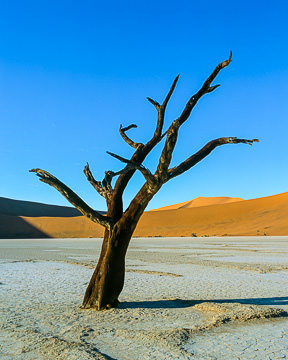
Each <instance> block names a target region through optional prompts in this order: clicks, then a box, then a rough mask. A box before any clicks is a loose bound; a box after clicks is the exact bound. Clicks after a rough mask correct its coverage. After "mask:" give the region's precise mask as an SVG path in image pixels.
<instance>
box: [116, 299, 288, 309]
mask: <svg viewBox="0 0 288 360" xmlns="http://www.w3.org/2000/svg"><path fill="white" fill-rule="evenodd" d="M203 302H211V303H212V302H213V303H219V304H223V303H240V304H249V305H267V306H271V305H288V296H287V297H285V296H284V297H269V298H248V299H213V300H211V299H209V300H205V299H203V300H185V299H171V300H155V301H153V300H152V301H123V302H121V303H120V304H119V308H122V309H137V308H147V309H169V308H174V309H181V308H186V307H191V306H194V305H196V304H201V303H203Z"/></svg>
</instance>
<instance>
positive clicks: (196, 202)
mask: <svg viewBox="0 0 288 360" xmlns="http://www.w3.org/2000/svg"><path fill="white" fill-rule="evenodd" d="M236 201H244V200H243V199H240V198H231V197H227V196H218V197H198V198H196V199H193V200H189V201H185V202H182V203H179V204H174V205H169V206H165V207H161V208H159V209H153V210H151V211H159V210H175V209H187V208H193V207H199V206H209V205H220V204H229V203H231V202H236Z"/></svg>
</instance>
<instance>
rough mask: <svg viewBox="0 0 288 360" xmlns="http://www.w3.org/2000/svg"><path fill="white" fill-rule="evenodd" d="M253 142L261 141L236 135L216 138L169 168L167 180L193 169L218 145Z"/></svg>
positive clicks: (250, 143) (249, 143)
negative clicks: (238, 137) (240, 137)
mask: <svg viewBox="0 0 288 360" xmlns="http://www.w3.org/2000/svg"><path fill="white" fill-rule="evenodd" d="M253 142H259V140H258V139H252V140H247V139H237V138H236V137H222V138H219V139H215V140H212V141H210V142H209V143H207V144H206V145H205V146H204V147H203V148H202V149H201V150H199V151H198V152H197V153H195V154H194V155H192V156H190V157H189V158H188V159H186V160H185V161H183V162H182V163H181V164H180V165H178V166H175V167H173V168H171V169H169V170H168V172H167V180H166V181H168V180H170V179H172V178H174V177H176V176H178V175H180V174H183V173H184V172H185V171H187V170H189V169H191V168H192V167H193V166H195V165H196V164H197V163H198V162H199V161H201V160H202V159H204V158H205V157H206V156H208V155H209V154H210V153H211V152H212V151H213V150H214V149H215V148H216V147H218V146H220V145H225V144H248V145H252V144H253Z"/></svg>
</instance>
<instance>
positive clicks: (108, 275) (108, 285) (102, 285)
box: [30, 53, 258, 310]
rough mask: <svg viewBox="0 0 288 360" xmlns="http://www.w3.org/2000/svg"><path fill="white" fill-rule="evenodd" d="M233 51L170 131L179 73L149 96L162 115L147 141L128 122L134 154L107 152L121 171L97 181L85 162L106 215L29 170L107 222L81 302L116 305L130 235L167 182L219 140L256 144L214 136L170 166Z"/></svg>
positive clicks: (123, 132) (87, 213) (123, 129)
mask: <svg viewBox="0 0 288 360" xmlns="http://www.w3.org/2000/svg"><path fill="white" fill-rule="evenodd" d="M231 57H232V54H231V53H230V56H229V59H228V60H226V61H223V62H221V63H220V64H219V65H218V66H216V68H215V69H214V71H213V72H212V73H211V75H210V76H209V77H208V78H207V80H206V81H205V82H204V83H203V85H202V87H201V89H200V90H199V91H198V92H197V93H196V94H194V95H193V96H192V97H191V98H190V99H189V101H188V102H187V104H186V106H185V108H184V110H183V111H182V113H181V115H180V116H179V117H178V119H176V120H174V121H173V122H172V124H171V125H170V126H169V127H168V130H167V131H165V132H163V124H164V115H165V110H166V106H167V104H168V101H169V99H170V97H171V95H172V93H173V91H174V89H175V86H176V83H177V81H178V78H179V75H178V76H177V77H176V78H175V80H174V82H173V84H172V86H171V88H170V90H169V92H168V94H167V96H166V98H165V100H164V102H163V103H162V105H160V104H159V103H158V102H157V101H155V100H152V99H151V98H148V100H149V101H150V103H152V104H153V105H154V107H155V108H156V110H157V113H158V120H157V124H156V129H155V132H154V134H153V136H152V137H151V139H150V140H149V141H148V142H147V143H146V144H142V143H137V142H134V141H133V140H132V139H131V138H130V137H128V135H127V131H128V130H130V129H131V128H136V127H137V126H136V125H134V124H132V125H129V126H127V127H122V126H120V129H119V131H120V135H121V136H122V138H123V139H124V141H125V142H126V143H127V144H128V145H130V146H132V147H133V148H134V149H135V151H134V153H133V155H132V157H131V158H130V159H125V158H123V157H121V156H118V155H116V154H113V153H110V152H108V154H109V155H111V156H113V157H115V158H116V159H118V160H120V161H121V162H123V163H124V164H126V165H125V167H124V168H123V169H122V170H121V171H118V172H113V171H107V172H105V177H104V179H103V181H102V182H101V181H96V180H95V179H94V177H93V175H92V173H91V171H90V169H89V164H88V163H87V165H86V166H85V168H84V173H85V175H86V177H87V179H88V181H89V182H90V183H91V185H92V186H93V187H94V188H95V190H96V191H97V192H98V193H99V194H100V195H101V196H103V197H104V198H105V199H106V203H107V209H108V210H107V213H106V215H102V214H100V213H98V212H97V211H95V210H93V209H92V208H91V207H89V206H88V205H87V204H86V203H85V202H84V201H83V200H82V199H81V198H80V197H79V196H78V195H76V194H75V192H73V191H72V190H71V189H70V188H69V187H67V186H66V185H65V184H63V183H62V182H61V181H60V180H58V179H57V178H56V177H54V176H53V175H51V174H49V173H48V172H47V171H44V170H41V169H32V170H30V171H31V172H35V173H36V174H37V175H38V176H39V178H40V180H41V181H43V182H44V183H46V184H48V185H50V186H53V187H54V188H56V189H57V190H58V191H59V192H60V193H61V194H62V195H63V196H64V197H65V198H66V199H67V200H68V201H69V202H70V203H71V204H73V205H74V206H75V207H76V208H77V209H78V210H80V211H81V213H82V214H83V215H85V216H86V217H87V218H88V219H90V220H91V221H94V222H95V223H98V224H100V225H102V226H103V227H104V228H105V232H104V239H103V244H102V250H101V253H100V257H99V261H98V264H97V266H96V269H95V271H94V273H93V276H92V278H91V280H90V283H89V285H88V287H87V290H86V293H85V296H84V300H83V306H82V307H83V308H91V307H93V308H95V309H97V310H102V309H108V308H111V307H115V306H117V304H118V297H119V295H120V293H121V291H122V289H123V286H124V276H125V255H126V252H127V248H128V245H129V242H130V239H131V237H132V235H133V232H134V230H135V228H136V225H137V223H138V221H139V219H140V217H141V215H142V214H143V212H144V210H145V208H146V207H147V205H148V203H149V201H150V200H151V199H152V198H153V196H154V195H155V194H156V193H157V192H158V191H159V190H160V188H161V187H162V185H163V184H165V183H166V182H167V181H169V180H171V179H173V178H175V177H176V176H178V175H180V174H182V173H184V172H185V171H187V170H189V169H191V168H192V167H193V166H194V165H196V164H197V163H198V162H199V161H201V160H202V159H204V158H205V157H206V156H207V155H209V154H210V153H211V151H212V150H214V149H215V148H216V147H218V146H220V145H224V144H239V143H242V144H248V145H252V143H253V142H254V141H258V140H257V139H253V140H247V139H237V138H236V137H222V138H219V139H214V140H212V141H210V142H208V143H207V144H206V145H205V146H204V147H203V148H202V149H200V150H199V151H198V152H196V153H195V154H193V155H191V156H190V157H189V158H187V159H186V160H185V161H183V162H182V163H181V164H179V165H177V166H174V167H169V166H170V163H171V158H172V154H173V151H174V148H175V145H176V141H177V137H178V132H179V129H180V127H181V126H182V125H183V124H184V123H185V122H186V120H187V119H188V118H189V116H190V114H191V111H192V110H193V108H194V106H195V105H196V104H197V102H198V100H199V99H200V98H201V97H202V96H203V95H205V94H208V93H211V92H212V91H214V90H215V89H216V88H217V87H218V86H219V85H211V84H212V82H213V80H214V79H215V78H216V76H217V75H218V73H219V72H220V70H221V69H223V68H225V67H226V66H227V65H228V64H229V63H230V62H231ZM163 139H165V144H164V145H163V150H162V153H161V156H160V159H159V163H158V166H157V169H156V171H155V173H154V174H152V173H151V172H150V171H149V170H148V169H147V168H146V167H144V166H143V164H142V163H143V161H144V160H145V158H146V157H147V155H148V154H149V153H150V152H151V150H152V149H153V148H154V147H155V146H156V145H157V144H158V143H160V142H161V140H163ZM163 141H164V140H163ZM136 170H138V171H140V172H141V173H142V175H143V176H144V178H145V180H146V181H145V183H144V185H143V186H142V188H141V189H140V190H139V192H138V193H137V194H136V196H135V197H134V199H133V200H132V201H131V203H130V205H129V206H128V208H127V209H126V210H125V211H124V209H123V202H122V197H123V192H124V190H125V189H126V186H127V184H128V182H129V181H130V179H131V178H132V176H133V175H134V173H135V171H136ZM115 177H116V179H117V180H116V181H115V185H114V186H113V185H112V179H113V178H115Z"/></svg>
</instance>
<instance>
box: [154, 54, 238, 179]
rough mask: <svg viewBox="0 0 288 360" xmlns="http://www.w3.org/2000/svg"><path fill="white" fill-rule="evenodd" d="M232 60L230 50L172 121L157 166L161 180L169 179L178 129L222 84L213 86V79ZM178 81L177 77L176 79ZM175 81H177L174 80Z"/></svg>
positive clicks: (157, 175)
mask: <svg viewBox="0 0 288 360" xmlns="http://www.w3.org/2000/svg"><path fill="white" fill-rule="evenodd" d="M231 61H232V52H230V56H229V59H228V60H225V61H223V62H221V63H220V64H218V65H217V66H216V68H215V69H214V71H213V72H212V73H211V75H210V76H209V77H208V78H207V79H206V80H205V82H204V84H203V85H202V87H201V89H200V90H199V91H198V92H197V93H196V94H195V95H193V96H192V97H191V98H190V99H189V101H188V102H187V104H186V106H185V108H184V110H183V112H182V114H181V115H180V117H179V118H178V119H176V120H175V121H173V122H172V124H171V125H170V127H169V129H168V131H167V137H166V142H165V145H164V148H163V151H162V153H161V156H160V160H159V164H158V167H157V171H156V173H155V175H156V177H158V178H160V179H161V181H164V182H166V181H167V180H168V177H167V175H168V172H167V171H168V167H169V165H170V162H171V159H172V154H173V151H174V148H175V145H176V142H177V138H178V131H179V128H180V126H181V125H182V124H183V123H184V122H185V121H186V120H187V119H188V118H189V116H190V114H191V111H192V109H193V108H194V106H195V105H196V103H197V101H198V100H199V99H200V98H201V97H202V96H203V95H204V94H207V93H210V92H212V91H214V90H215V89H217V87H219V86H220V85H213V86H211V83H212V81H213V80H214V79H215V78H216V76H217V75H218V73H219V72H220V70H221V69H224V68H225V67H226V66H228V65H229V64H230V62H231ZM175 80H176V82H177V78H176V79H175ZM174 82H175V81H174Z"/></svg>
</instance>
